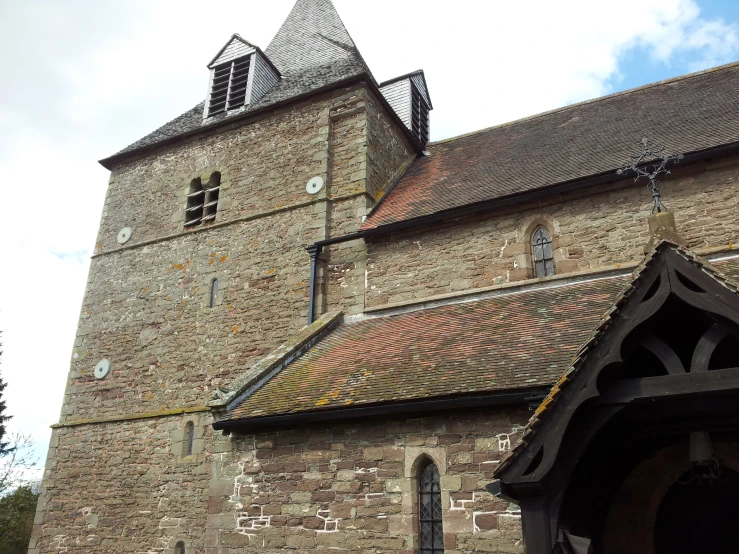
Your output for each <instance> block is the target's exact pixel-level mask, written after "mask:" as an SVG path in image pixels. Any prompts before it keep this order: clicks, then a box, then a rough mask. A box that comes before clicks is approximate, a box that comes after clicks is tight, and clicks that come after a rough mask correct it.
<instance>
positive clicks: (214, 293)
mask: <svg viewBox="0 0 739 554" xmlns="http://www.w3.org/2000/svg"><path fill="white" fill-rule="evenodd" d="M217 299H218V279H213V281H211V283H210V307H211V308H214V307H215V305H216V300H217Z"/></svg>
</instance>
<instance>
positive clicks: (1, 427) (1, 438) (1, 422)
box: [0, 343, 10, 456]
mask: <svg viewBox="0 0 739 554" xmlns="http://www.w3.org/2000/svg"><path fill="white" fill-rule="evenodd" d="M0 346H2V343H0ZM2 355H3V352H2V350H0V358H1V357H2ZM4 390H5V381H3V379H2V377H0V456H2V455H3V454H7V452H8V441H7V440H6V439H5V422H6V421H8V420H9V419H10V416H8V415H6V414H5V400H3V391H4Z"/></svg>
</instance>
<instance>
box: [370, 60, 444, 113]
mask: <svg viewBox="0 0 739 554" xmlns="http://www.w3.org/2000/svg"><path fill="white" fill-rule="evenodd" d="M414 75H420V76H421V79H423V86H424V87H426V94H427V95H428V97H429V108H430V109H432V110H433V109H434V105H433V103H432V102H431V92H429V85H428V83H427V82H426V74H425V73H424V72H423V69H416V70H415V71H411V72H410V73H406V74H405V75H399V76H398V77H393V78H392V79H388V80H387V81H383V82H382V83H380V87H384V86H386V85H392V84H393V83H397V82H398V81H402V80H403V79H410V78H411V77H413V76H414Z"/></svg>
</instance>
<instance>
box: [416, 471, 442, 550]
mask: <svg viewBox="0 0 739 554" xmlns="http://www.w3.org/2000/svg"><path fill="white" fill-rule="evenodd" d="M418 506H419V511H418V520H419V526H418V529H419V545H420V547H421V549H420V554H444V530H443V528H442V520H441V477H440V476H439V469H438V468H437V467H436V464H434V463H432V462H429V463H427V464H426V466H425V467H424V468H423V470H422V471H421V476H420V482H419V487H418Z"/></svg>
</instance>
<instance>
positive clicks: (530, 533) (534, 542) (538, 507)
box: [519, 495, 552, 554]
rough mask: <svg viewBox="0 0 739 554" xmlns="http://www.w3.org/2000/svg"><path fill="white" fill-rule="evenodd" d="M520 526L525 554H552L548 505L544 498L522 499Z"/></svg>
mask: <svg viewBox="0 0 739 554" xmlns="http://www.w3.org/2000/svg"><path fill="white" fill-rule="evenodd" d="M519 504H520V506H521V525H522V527H523V541H524V547H525V549H526V554H552V533H551V529H550V521H549V503H548V502H547V498H546V497H545V496H543V495H542V496H530V497H525V498H522V499H521V501H520V502H519Z"/></svg>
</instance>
